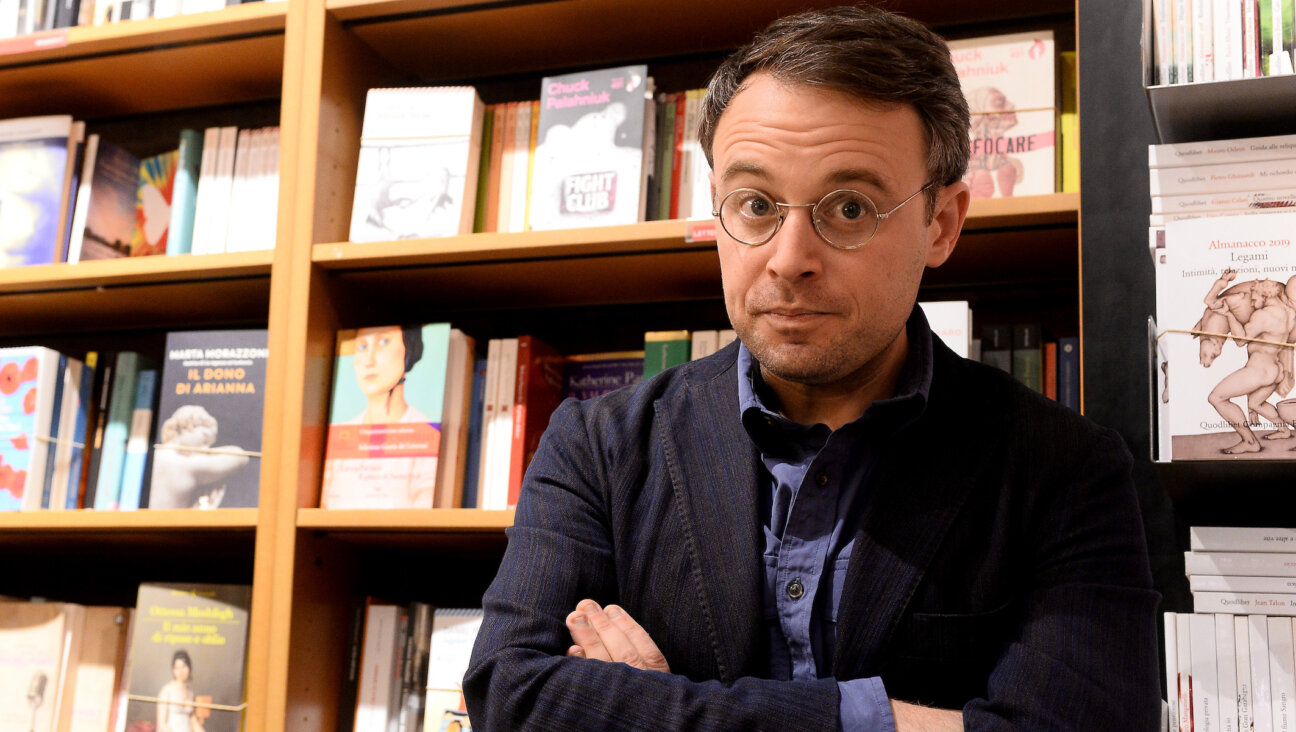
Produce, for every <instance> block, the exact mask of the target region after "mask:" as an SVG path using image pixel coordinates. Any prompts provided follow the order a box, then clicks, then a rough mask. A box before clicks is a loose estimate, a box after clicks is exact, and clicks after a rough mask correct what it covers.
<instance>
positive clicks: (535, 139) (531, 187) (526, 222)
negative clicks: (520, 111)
mask: <svg viewBox="0 0 1296 732" xmlns="http://www.w3.org/2000/svg"><path fill="white" fill-rule="evenodd" d="M539 143H540V100H539V99H534V100H532V101H531V134H530V135H529V136H528V138H527V169H526V208H525V210H524V211H523V220H522V231H530V230H531V201H532V198H533V194H534V192H535V158H536V145H538V144H539Z"/></svg>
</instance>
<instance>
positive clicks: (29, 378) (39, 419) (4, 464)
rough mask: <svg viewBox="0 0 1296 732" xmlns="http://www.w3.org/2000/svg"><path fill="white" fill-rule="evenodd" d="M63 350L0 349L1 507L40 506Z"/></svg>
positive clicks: (9, 509) (33, 507)
mask: <svg viewBox="0 0 1296 732" xmlns="http://www.w3.org/2000/svg"><path fill="white" fill-rule="evenodd" d="M58 360H59V354H58V353H57V352H55V351H51V350H49V349H48V348H39V347H20V348H3V349H0V511H13V510H18V509H23V510H35V509H39V508H40V503H41V497H42V487H43V480H44V477H45V465H46V461H47V458H48V456H49V441H50V438H51V437H52V435H51V433H50V426H51V423H52V421H53V411H54V409H55V405H54V403H53V397H54V391H55V388H56V386H57V381H58V379H60V378H61V377H62V375H61V373H60V372H59V369H58Z"/></svg>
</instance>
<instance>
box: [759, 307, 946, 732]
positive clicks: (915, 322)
mask: <svg viewBox="0 0 1296 732" xmlns="http://www.w3.org/2000/svg"><path fill="white" fill-rule="evenodd" d="M905 327H906V329H907V331H908V336H909V354H908V357H907V358H906V359H905V362H904V364H903V366H902V367H901V371H900V376H899V379H898V380H897V382H896V391H895V396H893V397H891V398H889V399H882V400H878V401H876V402H874V403H873V404H872V405H870V406H869V407H868V409H866V410H865V411H864V414H862V415H861V416H860V417H859V418H858V419H856V420H855V421H854V422H851V423H849V424H846V425H842V426H841V427H840V428H838V429H837V430H831V429H829V428H828V426H827V425H824V424H815V425H802V424H798V423H796V422H792V421H790V420H788V419H785V418H784V417H782V416H781V415H780V414H779V413H778V412H777V411H776V410H774V409H770V407H769V405H771V404H776V400H775V398H774V396H773V394H772V393H771V392H770V391H769V389H768V388H767V387H766V386H765V384H764V381H763V379H762V378H761V375H760V369H759V367H758V365H757V363H756V361H755V359H754V358H753V357H752V355H751V352H750V351H748V350H747V347H746V346H745V345H742V344H739V346H738V364H737V365H738V374H739V379H738V401H739V407H740V409H741V415H742V423H743V427H744V428H745V429H746V431H747V434H748V435H749V436H750V437H751V439H752V442H753V443H755V445H756V447H757V449H758V450H759V451H760V455H761V463H762V465H763V466H764V468H765V469H764V471H762V473H761V476H760V479H761V480H762V486H761V488H762V491H761V500H762V511H761V515H762V516H764V517H765V519H766V522H765V525H764V527H763V528H764V537H765V543H764V557H763V560H764V567H765V595H764V599H765V602H764V612H765V622H766V625H767V628H768V631H769V639H770V677H771V678H774V679H783V680H793V679H798V680H802V679H818V678H825V677H829V676H831V675H832V666H833V645H834V643H835V642H836V638H837V607H838V605H839V604H840V603H841V594H842V585H843V583H844V582H845V579H846V568H847V566H848V565H849V563H850V557H851V550H852V547H853V545H854V543H855V530H856V527H857V526H858V525H859V520H860V515H861V513H862V512H863V510H864V505H865V503H866V502H867V497H868V482H869V476H870V474H871V473H872V471H873V466H874V464H875V463H876V462H877V451H876V445H877V441H876V439H875V438H876V436H877V435H882V434H889V433H891V432H894V431H895V430H897V429H899V428H901V427H903V426H904V425H906V424H908V423H910V422H912V421H913V420H914V419H916V418H917V417H918V416H919V415H921V414H922V412H923V409H925V408H926V405H927V395H928V392H929V391H930V388H931V376H932V341H931V339H932V334H931V330H930V328H929V327H928V325H927V321H926V319H925V318H924V317H923V315H922V311H921V310H920V309H919V308H917V307H915V308H914V312H913V314H912V315H911V316H910V317H909V321H908V323H907V324H906V326H905ZM839 685H840V687H841V692H842V702H841V720H842V728H843V729H845V730H879V731H881V730H894V728H895V726H894V722H893V721H892V719H891V710H890V703H889V702H888V700H887V697H886V691H885V689H884V688H883V685H882V680H881V679H880V678H876V677H874V678H868V679H857V680H851V681H844V682H839Z"/></svg>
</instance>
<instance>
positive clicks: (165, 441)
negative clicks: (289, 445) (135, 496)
mask: <svg viewBox="0 0 1296 732" xmlns="http://www.w3.org/2000/svg"><path fill="white" fill-rule="evenodd" d="M268 358H269V349H268V334H267V331H265V330H215V331H177V332H173V333H168V334H167V340H166V352H165V354H164V360H163V365H162V378H161V389H160V392H161V394H160V397H159V399H158V409H157V421H158V429H157V440H156V444H155V445H154V448H153V471H152V479H151V480H150V482H149V486H150V488H149V497H148V507H149V508H237V507H253V506H256V505H258V499H259V494H260V486H261V430H262V423H263V414H264V411H265V384H266V361H267V359H268Z"/></svg>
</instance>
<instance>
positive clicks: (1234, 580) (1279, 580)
mask: <svg viewBox="0 0 1296 732" xmlns="http://www.w3.org/2000/svg"><path fill="white" fill-rule="evenodd" d="M1188 589H1190V590H1192V591H1193V592H1268V593H1272V594H1279V595H1283V594H1289V595H1292V596H1294V597H1296V577H1233V576H1228V575H1222V574H1194V575H1193V576H1191V577H1189V578H1188Z"/></svg>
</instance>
